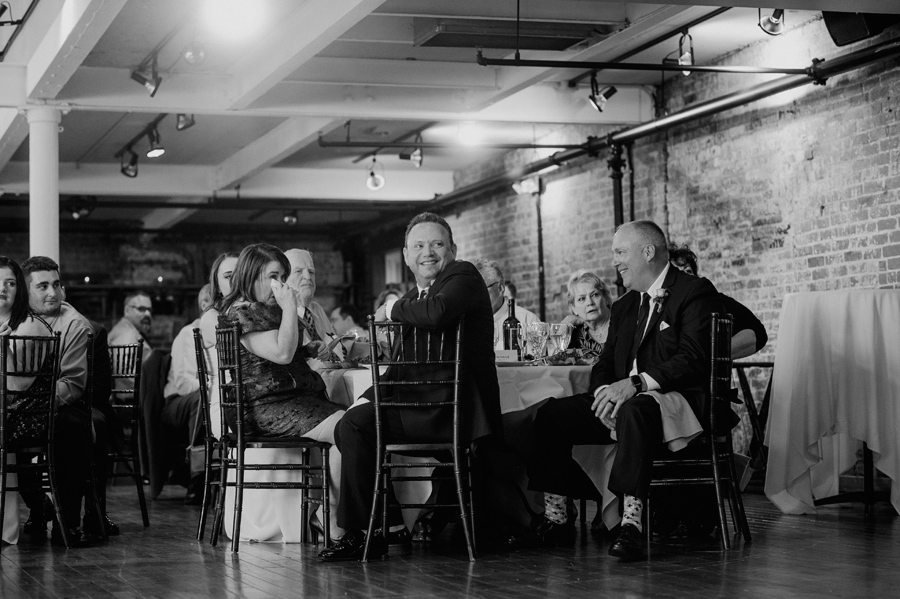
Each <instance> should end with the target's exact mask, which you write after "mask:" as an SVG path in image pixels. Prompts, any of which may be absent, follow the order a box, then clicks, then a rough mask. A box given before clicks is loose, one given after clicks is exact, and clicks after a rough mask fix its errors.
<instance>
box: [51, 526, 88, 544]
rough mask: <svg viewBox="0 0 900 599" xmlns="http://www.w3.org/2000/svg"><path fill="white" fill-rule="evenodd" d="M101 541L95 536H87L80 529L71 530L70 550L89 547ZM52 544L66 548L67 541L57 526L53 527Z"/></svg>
mask: <svg viewBox="0 0 900 599" xmlns="http://www.w3.org/2000/svg"><path fill="white" fill-rule="evenodd" d="M99 540H100V539H99V538H98V537H96V536H94V535H88V534H85V533H84V531H83V530H81V529H80V528H70V529H69V549H77V548H79V547H89V546H91V545H93V544H95V543H97V542H98V541H99ZM50 543H51V544H52V545H57V546H59V547H65V546H66V542H65V540H63V535H62V531H61V529H60V528H59V526H57V525H56V524H54V525H53V532H52V533H51V534H50Z"/></svg>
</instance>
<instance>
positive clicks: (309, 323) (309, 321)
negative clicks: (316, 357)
mask: <svg viewBox="0 0 900 599" xmlns="http://www.w3.org/2000/svg"><path fill="white" fill-rule="evenodd" d="M303 321H304V322H305V323H306V328H307V330H309V340H310V341H321V340H322V338H321V337H319V332H318V331H316V323H315V322H313V317H312V310H307V311H306V316H304V317H303Z"/></svg>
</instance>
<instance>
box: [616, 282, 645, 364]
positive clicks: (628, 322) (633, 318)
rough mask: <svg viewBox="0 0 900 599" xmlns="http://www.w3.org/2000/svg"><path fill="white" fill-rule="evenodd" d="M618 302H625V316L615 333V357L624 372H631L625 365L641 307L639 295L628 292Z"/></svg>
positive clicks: (635, 292)
mask: <svg viewBox="0 0 900 599" xmlns="http://www.w3.org/2000/svg"><path fill="white" fill-rule="evenodd" d="M619 301H627V302H628V303H627V304H626V305H625V316H624V317H623V322H622V324H621V325H620V328H619V331H618V333H616V357H617V358H618V359H619V360H621V361H622V364H621V365H622V366H623V367H624V368H625V370H626V371H629V370H631V365H630V364H627V362H628V358H629V356H630V355H631V346H632V343H634V329H635V327H636V326H637V319H638V310H640V307H641V294H640V292H637V291H629V292H628V293H626V294H625V295H624V296H622V299H620V300H619Z"/></svg>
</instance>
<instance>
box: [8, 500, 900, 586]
mask: <svg viewBox="0 0 900 599" xmlns="http://www.w3.org/2000/svg"><path fill="white" fill-rule="evenodd" d="M182 493H183V490H182V489H179V488H178V487H167V488H166V491H165V492H164V494H163V495H162V497H161V498H160V499H158V500H157V501H155V502H153V503H152V505H151V514H150V520H151V526H150V528H148V529H144V528H143V526H141V523H140V514H139V511H138V509H137V500H136V499H135V496H134V491H133V489H128V488H127V487H117V488H114V489H113V490H112V493H111V496H110V505H111V506H112V507H113V510H112V515H113V516H114V518H115V520H116V521H118V522H119V523H120V524H121V525H122V532H123V534H122V536H120V537H117V538H112V539H111V540H110V542H109V544H108V545H105V546H100V547H92V548H86V549H77V550H68V551H66V550H65V549H62V548H58V547H53V546H51V545H50V542H49V540H41V541H33V540H29V539H27V538H23V539H22V541H21V542H20V544H19V545H17V546H8V545H4V546H3V547H2V548H0V597H2V599H20V598H25V597H28V598H50V597H60V598H62V597H65V598H69V597H92V598H101V597H103V598H107V597H108V598H117V599H123V598H127V597H159V598H173V597H174V598H190V597H227V598H236V597H249V598H254V599H255V598H264V597H310V598H316V599H326V598H332V597H342V598H343V597H351V598H352V597H391V598H393V597H428V598H429V599H440V598H444V597H484V598H491V599H493V598H506V597H509V598H513V597H515V598H529V597H535V598H538V597H559V598H561V599H576V598H578V597H592V598H596V597H615V598H626V597H677V598H679V599H683V598H685V597H699V596H705V597H710V596H718V597H725V596H729V597H738V596H740V597H790V598H797V597H816V598H818V597H825V596H835V597H870V598H875V597H898V596H900V519H898V517H897V516H896V514H895V513H894V511H893V509H892V508H891V507H890V506H889V505H887V504H879V505H878V506H876V509H875V514H874V517H872V518H869V519H867V518H865V517H864V516H863V514H862V508H861V506H853V507H830V508H827V509H825V510H823V511H822V513H821V514H819V515H817V516H786V515H783V514H781V513H780V512H778V510H776V509H775V508H774V507H773V506H772V505H771V504H770V503H769V502H768V500H767V499H766V498H765V497H764V496H762V495H757V494H748V495H746V496H745V497H746V503H747V511H748V514H749V518H750V526H751V529H752V532H753V535H754V537H753V542H752V543H751V544H749V545H741V546H739V547H738V548H737V549H734V550H732V551H731V552H729V553H727V554H726V553H723V552H721V551H720V550H719V548H718V545H717V543H715V542H713V543H693V544H687V545H681V546H677V545H671V544H659V543H656V544H654V545H653V546H652V547H651V556H650V558H649V559H648V560H647V561H645V562H640V563H630V564H624V563H620V562H619V561H618V560H617V559H615V558H612V557H609V556H608V555H607V554H606V550H607V544H608V542H609V541H606V540H604V541H602V542H601V541H598V540H596V539H594V538H592V537H591V536H590V535H589V534H588V533H587V531H585V530H582V531H581V532H580V533H579V537H578V540H577V543H576V547H575V548H574V549H552V550H540V551H538V550H529V551H519V552H505V553H503V552H494V553H488V552H483V553H482V554H481V555H480V557H479V560H478V562H476V563H474V564H470V563H469V562H468V561H467V560H466V559H465V548H464V547H463V546H458V545H455V544H453V543H452V542H450V541H449V540H448V541H446V542H444V543H441V542H440V539H439V540H438V542H436V543H435V544H433V545H432V546H421V545H416V546H415V547H414V550H413V553H412V554H411V555H407V556H402V557H391V558H388V559H386V560H383V561H376V562H372V563H369V564H367V565H363V564H360V563H337V564H323V563H319V562H317V561H316V559H315V558H316V549H315V547H313V546H302V545H281V544H277V545H275V544H243V545H241V551H240V554H239V557H236V558H232V554H231V552H230V550H229V545H228V543H227V541H226V543H225V544H224V545H220V546H219V547H218V548H213V547H210V546H209V545H208V544H200V543H198V542H197V541H196V540H194V531H195V525H196V518H197V514H198V513H199V509H198V508H187V507H184V506H183V505H182V503H181V495H182Z"/></svg>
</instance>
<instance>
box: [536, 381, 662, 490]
mask: <svg viewBox="0 0 900 599" xmlns="http://www.w3.org/2000/svg"><path fill="white" fill-rule="evenodd" d="M593 401H594V397H593V396H592V395H590V394H588V393H582V394H580V395H575V396H573V397H563V398H552V399H550V400H549V401H548V402H547V403H546V404H544V405H543V406H542V407H541V409H540V410H539V411H538V413H537V417H536V418H535V423H534V427H535V456H534V459H533V460H532V463H531V464H530V466H529V469H528V476H529V483H528V486H529V488H530V489H531V490H534V491H544V492H547V493H553V494H555V495H564V496H566V497H569V496H572V495H573V493H576V492H577V488H578V487H577V483H578V481H580V480H581V479H583V478H584V473H583V471H582V470H581V467H580V466H579V465H578V463H577V462H575V460H574V459H573V458H572V448H573V447H574V446H575V445H608V444H611V443H616V441H614V440H613V439H612V437H611V434H610V430H609V429H608V428H606V427H605V426H604V425H603V423H602V422H600V419H599V418H597V417H596V416H595V415H594V413H593V412H592V411H591V404H592V403H593ZM616 438H617V439H618V448H617V450H616V457H615V460H614V462H613V467H612V472H611V473H610V477H609V490H610V491H612V492H613V493H616V494H620V495H633V496H635V497H639V498H641V499H645V498H646V497H647V492H648V490H649V488H650V479H651V474H652V465H653V458H654V456H655V455H656V452H657V450H658V447H659V444H660V440H661V439H662V414H661V412H660V410H659V404H657V403H656V400H655V399H653V398H652V397H651V396H649V395H638V396H636V397H633V398H631V399H629V400H628V401H626V402H625V403H624V404H622V407H621V408H620V409H619V413H618V415H617V417H616Z"/></svg>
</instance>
